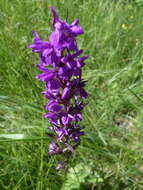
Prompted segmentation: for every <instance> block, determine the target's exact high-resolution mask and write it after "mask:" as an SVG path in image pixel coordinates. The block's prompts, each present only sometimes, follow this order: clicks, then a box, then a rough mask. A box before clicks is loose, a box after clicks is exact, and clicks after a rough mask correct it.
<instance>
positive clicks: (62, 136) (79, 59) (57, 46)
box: [28, 7, 88, 167]
mask: <svg viewBox="0 0 143 190" xmlns="http://www.w3.org/2000/svg"><path fill="white" fill-rule="evenodd" d="M51 12H52V14H53V30H54V31H53V32H52V33H51V35H50V40H49V42H47V41H42V40H41V38H40V37H39V35H38V34H37V32H33V35H34V43H33V44H31V45H29V46H28V47H29V48H32V51H33V52H35V53H39V55H40V64H38V65H37V67H38V68H39V69H40V70H41V71H42V74H39V75H38V76H37V77H36V78H38V79H39V80H41V81H43V82H45V91H44V92H42V93H43V94H44V96H45V98H47V99H48V100H49V101H48V103H47V105H46V106H45V109H46V110H48V113H46V114H45V115H44V117H45V118H47V119H48V120H49V122H50V123H51V126H50V127H49V129H50V131H52V132H53V133H54V134H55V138H54V140H52V142H51V143H50V144H49V154H50V155H55V154H62V153H65V152H66V151H70V152H73V151H74V149H75V147H77V145H78V144H79V141H80V136H81V135H83V134H84V132H83V131H82V128H81V127H80V126H79V124H78V122H79V121H81V120H82V115H81V112H82V110H83V108H84V107H85V105H86V104H85V103H83V100H84V99H86V98H87V96H88V95H87V92H86V91H85V90H84V86H85V81H84V80H83V79H82V71H81V70H82V67H83V66H84V61H85V60H86V59H87V58H88V56H81V54H82V52H83V50H79V49H78V47H77V42H76V37H77V36H78V35H81V34H83V29H82V28H81V26H80V25H79V21H78V19H76V20H75V21H74V22H73V23H72V24H68V23H67V22H66V21H63V20H61V19H60V18H59V16H58V15H57V13H56V11H55V9H54V7H51ZM59 167H60V166H59Z"/></svg>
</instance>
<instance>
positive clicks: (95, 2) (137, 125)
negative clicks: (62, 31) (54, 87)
mask: <svg viewBox="0 0 143 190" xmlns="http://www.w3.org/2000/svg"><path fill="white" fill-rule="evenodd" d="M142 2H143V1H141V0H140V1H139V0H136V1H133V0H130V1H127V0H126V1H124V0H116V1H115V0H87V1H83V0H74V1H73V2H72V1H70V0H57V1H54V0H53V1H52V0H22V1H19V0H1V1H0V44H1V47H0V66H1V67H0V79H1V80H0V113H1V114H0V189H1V190H59V189H61V190H94V189H97V190H142V189H143V162H142V160H143V124H142V123H143V85H142V82H143V6H142V5H143V3H142ZM51 5H53V6H55V7H56V9H57V11H58V13H59V15H60V16H61V17H62V18H65V17H66V16H67V15H68V21H69V22H71V21H73V20H74V19H75V18H79V20H80V24H81V25H82V27H83V28H84V31H85V34H84V35H83V36H81V37H79V38H78V44H79V47H80V48H83V49H84V50H85V55H87V54H89V55H90V58H89V59H88V61H87V62H86V66H85V68H84V71H83V76H84V79H86V80H88V83H87V86H86V89H87V91H88V93H89V94H90V95H89V99H88V100H89V104H88V106H87V107H86V109H85V111H84V117H83V121H82V123H81V125H83V126H84V127H85V136H84V137H82V141H81V145H80V146H79V147H78V149H77V150H76V152H75V154H74V155H73V158H72V159H71V163H70V166H69V171H68V174H67V176H65V175H64V172H62V171H56V170H55V164H56V161H57V160H58V159H62V158H61V157H57V158H56V157H51V156H49V155H48V153H47V152H48V151H47V147H48V143H49V142H50V138H49V137H48V136H47V135H46V133H47V132H48V130H47V126H48V123H47V121H46V120H45V119H43V114H44V113H45V112H44V109H43V106H44V104H45V100H44V98H43V96H42V94H41V91H42V90H43V85H42V84H41V83H40V82H39V81H38V80H36V79H35V76H36V75H37V73H39V72H38V70H37V68H36V67H35V65H36V64H37V63H38V62H39V58H38V56H36V55H35V54H34V55H33V54H32V53H31V50H29V49H27V48H26V46H27V45H28V44H30V43H31V42H32V40H33V37H32V31H33V30H36V31H38V32H39V34H40V35H41V36H42V37H43V39H45V40H47V39H48V37H49V34H50V32H51V14H50V11H49V7H50V6H51ZM12 134H17V136H10V135H12ZM18 134H19V135H18ZM4 135H9V136H7V138H4Z"/></svg>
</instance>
